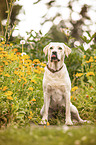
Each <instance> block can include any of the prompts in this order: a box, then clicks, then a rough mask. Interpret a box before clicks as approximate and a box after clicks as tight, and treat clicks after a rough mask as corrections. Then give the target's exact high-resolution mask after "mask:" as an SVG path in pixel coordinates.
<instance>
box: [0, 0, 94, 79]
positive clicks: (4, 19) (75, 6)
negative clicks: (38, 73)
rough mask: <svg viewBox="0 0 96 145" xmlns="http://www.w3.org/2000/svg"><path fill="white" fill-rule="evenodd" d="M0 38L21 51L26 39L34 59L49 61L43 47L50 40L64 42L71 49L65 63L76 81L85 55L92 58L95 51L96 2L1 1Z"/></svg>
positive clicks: (65, 0) (25, 46) (56, 0)
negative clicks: (22, 42) (76, 75)
mask: <svg viewBox="0 0 96 145" xmlns="http://www.w3.org/2000/svg"><path fill="white" fill-rule="evenodd" d="M0 35H1V38H2V39H1V38H0V39H1V41H3V40H4V39H5V42H6V43H9V42H11V43H13V44H14V47H15V48H18V51H19V52H22V49H21V48H22V47H21V45H22V44H21V43H20V41H21V40H24V41H25V42H24V52H26V53H27V54H28V55H29V56H30V58H31V60H33V59H39V60H40V61H45V60H46V61H47V57H46V58H45V56H44V53H43V48H44V47H45V46H46V45H47V44H48V43H49V42H50V41H54V42H63V43H65V44H66V45H68V46H69V47H70V48H72V53H71V54H70V57H68V58H66V59H65V63H66V65H67V66H68V71H69V73H70V76H71V77H72V78H73V74H74V73H76V72H77V69H78V68H79V67H80V65H81V64H82V58H83V55H86V56H87V57H88V58H90V55H91V54H92V53H93V51H94V49H95V42H96V0H91V1H90V0H85V1H84V0H0ZM85 50H87V51H85ZM73 58H74V60H73ZM69 62H70V63H69ZM74 64H75V65H74Z"/></svg>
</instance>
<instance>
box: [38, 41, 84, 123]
mask: <svg viewBox="0 0 96 145" xmlns="http://www.w3.org/2000/svg"><path fill="white" fill-rule="evenodd" d="M43 51H44V53H45V55H47V53H48V65H47V66H46V67H45V73H44V78H43V92H44V105H43V107H42V109H41V112H40V113H41V115H42V116H43V117H42V122H41V123H42V124H46V121H48V110H49V107H50V108H55V107H56V106H57V105H58V106H64V107H66V125H73V123H72V121H71V112H72V113H73V114H74V116H75V119H77V120H78V121H79V122H84V120H82V119H81V118H80V116H79V113H78V110H77V108H76V107H75V106H74V105H72V103H71V102H70V91H71V81H70V78H69V74H68V71H67V68H66V65H65V63H64V57H65V55H66V56H67V57H68V55H69V54H70V53H71V49H70V48H69V47H68V46H66V45H65V44H64V43H58V42H51V43H50V44H48V45H47V46H46V47H45V48H44V50H43Z"/></svg>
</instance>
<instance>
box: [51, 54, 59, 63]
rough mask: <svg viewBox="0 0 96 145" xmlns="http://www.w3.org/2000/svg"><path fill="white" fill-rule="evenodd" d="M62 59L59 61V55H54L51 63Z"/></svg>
mask: <svg viewBox="0 0 96 145" xmlns="http://www.w3.org/2000/svg"><path fill="white" fill-rule="evenodd" d="M58 61H60V59H58V57H57V54H52V56H51V62H58Z"/></svg>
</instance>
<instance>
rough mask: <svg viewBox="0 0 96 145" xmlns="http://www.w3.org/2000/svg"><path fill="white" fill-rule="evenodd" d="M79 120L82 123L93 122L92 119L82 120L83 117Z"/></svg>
mask: <svg viewBox="0 0 96 145" xmlns="http://www.w3.org/2000/svg"><path fill="white" fill-rule="evenodd" d="M79 122H80V123H91V121H89V120H82V119H81V120H80V121H79Z"/></svg>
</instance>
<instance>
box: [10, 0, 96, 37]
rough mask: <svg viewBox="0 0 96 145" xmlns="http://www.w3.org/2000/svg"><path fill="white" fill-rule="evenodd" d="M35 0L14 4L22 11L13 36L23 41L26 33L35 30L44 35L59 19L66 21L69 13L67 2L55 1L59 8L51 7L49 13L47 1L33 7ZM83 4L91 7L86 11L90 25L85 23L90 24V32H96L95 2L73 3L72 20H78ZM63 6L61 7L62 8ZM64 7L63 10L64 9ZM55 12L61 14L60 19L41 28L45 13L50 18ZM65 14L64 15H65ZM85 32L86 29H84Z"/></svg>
mask: <svg viewBox="0 0 96 145" xmlns="http://www.w3.org/2000/svg"><path fill="white" fill-rule="evenodd" d="M36 1H37V0H19V1H17V2H16V4H20V5H22V9H21V11H20V14H19V15H18V16H17V17H18V18H19V20H20V22H19V24H18V25H17V26H16V29H18V30H15V31H14V33H13V36H17V35H21V36H22V37H24V38H25V39H26V38H27V35H26V31H28V32H30V30H32V29H33V30H35V31H36V32H38V31H39V30H41V31H42V33H43V35H44V34H46V33H47V32H48V31H49V29H50V27H51V26H52V25H53V23H54V24H58V23H59V22H60V20H61V19H64V20H67V19H68V17H69V15H70V12H69V9H68V8H67V3H68V1H69V0H65V1H64V0H57V1H56V4H58V5H60V6H61V7H60V8H57V7H55V5H54V7H52V8H51V9H50V11H48V9H47V7H46V5H45V3H46V2H48V0H42V1H41V2H39V3H38V4H36V5H33V3H34V2H36ZM83 4H87V5H91V6H92V9H91V10H90V11H88V15H89V16H90V17H91V23H90V22H88V21H85V23H86V24H88V23H90V29H91V30H92V32H96V12H94V10H96V0H79V2H77V1H74V3H73V10H74V12H73V13H72V18H73V20H79V19H80V16H79V15H78V12H80V10H81V6H82V5H83ZM62 6H63V7H62ZM64 6H65V8H64ZM57 12H60V13H62V18H61V19H60V18H57V19H55V20H54V22H53V23H52V22H47V23H45V24H44V25H43V26H41V24H40V23H41V22H43V19H42V16H43V15H44V14H46V13H47V17H48V18H50V17H51V16H55V14H56V13H57ZM65 12H66V14H65ZM84 29H85V30H86V28H84Z"/></svg>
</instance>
